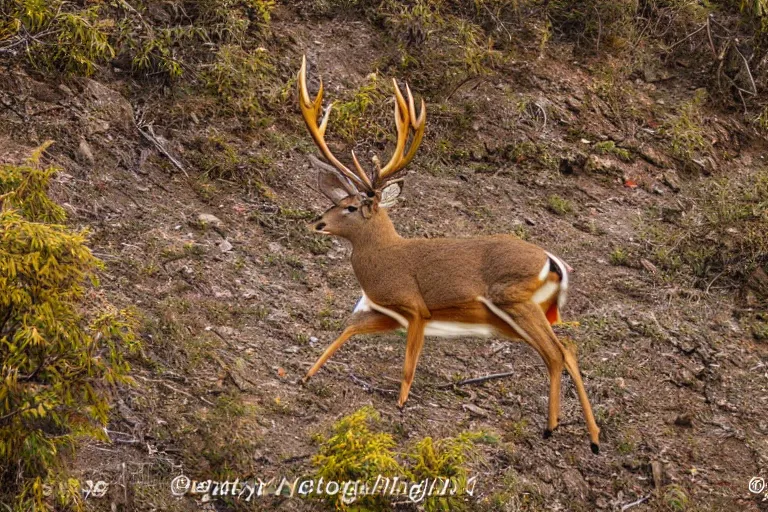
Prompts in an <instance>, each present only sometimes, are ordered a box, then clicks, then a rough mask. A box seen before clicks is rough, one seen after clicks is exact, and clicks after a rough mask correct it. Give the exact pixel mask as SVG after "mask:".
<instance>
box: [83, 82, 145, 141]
mask: <svg viewBox="0 0 768 512" xmlns="http://www.w3.org/2000/svg"><path fill="white" fill-rule="evenodd" d="M84 85H85V88H84V90H83V95H82V96H85V98H83V99H84V100H85V102H86V105H85V108H86V109H87V110H90V111H91V112H90V115H88V116H86V117H85V118H84V119H87V121H85V123H86V129H87V130H88V133H89V134H91V133H94V131H95V130H98V129H99V126H102V124H101V123H103V122H107V123H110V124H115V125H117V127H118V128H119V129H121V130H122V131H124V132H126V133H130V132H132V131H133V130H134V121H133V108H132V107H131V104H130V103H129V102H128V100H127V99H125V97H123V96H122V95H121V94H120V93H118V92H116V91H113V90H112V89H110V88H108V87H105V86H104V85H102V84H100V83H99V82H97V81H95V80H90V79H86V80H85V84H84Z"/></svg>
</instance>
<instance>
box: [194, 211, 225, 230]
mask: <svg viewBox="0 0 768 512" xmlns="http://www.w3.org/2000/svg"><path fill="white" fill-rule="evenodd" d="M197 220H198V221H199V222H200V223H201V224H203V225H207V226H213V227H214V228H222V227H223V226H224V223H223V222H221V219H219V218H218V217H217V216H215V215H211V214H210V213H201V214H200V215H198V216H197Z"/></svg>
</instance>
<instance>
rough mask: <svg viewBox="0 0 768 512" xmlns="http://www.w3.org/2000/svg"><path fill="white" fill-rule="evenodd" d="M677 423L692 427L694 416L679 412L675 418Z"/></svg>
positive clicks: (680, 425) (679, 425)
mask: <svg viewBox="0 0 768 512" xmlns="http://www.w3.org/2000/svg"><path fill="white" fill-rule="evenodd" d="M675 425H677V426H678V427H690V426H692V425H693V418H692V417H691V415H690V414H689V413H684V414H679V415H678V416H677V418H675Z"/></svg>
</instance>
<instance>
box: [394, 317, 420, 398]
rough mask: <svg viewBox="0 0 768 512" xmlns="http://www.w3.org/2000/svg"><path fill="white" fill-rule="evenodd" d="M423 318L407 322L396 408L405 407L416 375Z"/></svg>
mask: <svg viewBox="0 0 768 512" xmlns="http://www.w3.org/2000/svg"><path fill="white" fill-rule="evenodd" d="M425 323H426V322H425V321H424V317H422V316H421V315H418V314H416V315H413V316H412V318H411V319H410V320H409V322H408V335H407V342H406V346H405V366H404V367H403V382H402V384H401V385H400V399H399V400H398V401H397V405H398V407H400V408H402V407H403V406H405V402H406V400H408V393H409V392H410V391H411V384H413V376H414V375H415V374H416V364H417V363H418V362H419V355H420V354H421V348H422V347H423V346H424V326H425Z"/></svg>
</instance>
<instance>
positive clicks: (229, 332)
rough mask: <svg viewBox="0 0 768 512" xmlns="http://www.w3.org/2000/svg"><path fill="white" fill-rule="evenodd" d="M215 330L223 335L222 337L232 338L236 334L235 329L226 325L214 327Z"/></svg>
mask: <svg viewBox="0 0 768 512" xmlns="http://www.w3.org/2000/svg"><path fill="white" fill-rule="evenodd" d="M213 332H215V333H216V334H218V335H219V336H221V337H222V338H231V337H232V336H234V334H235V330H234V329H233V328H231V327H228V326H226V325H219V326H216V327H214V328H213Z"/></svg>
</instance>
